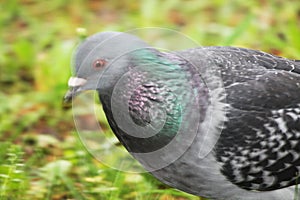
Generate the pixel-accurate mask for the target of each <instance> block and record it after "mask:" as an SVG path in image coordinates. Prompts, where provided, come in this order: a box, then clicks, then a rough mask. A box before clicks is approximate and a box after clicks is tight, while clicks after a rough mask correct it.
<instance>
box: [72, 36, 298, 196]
mask: <svg viewBox="0 0 300 200" xmlns="http://www.w3.org/2000/svg"><path fill="white" fill-rule="evenodd" d="M110 35H113V36H118V35H120V33H115V32H113V33H109V32H108V33H100V34H97V35H95V36H92V37H91V38H90V39H88V40H87V41H86V42H85V43H83V44H82V45H81V46H79V48H78V51H77V54H76V55H75V69H76V76H77V78H72V80H71V81H69V85H70V86H71V87H72V90H71V92H69V93H68V94H67V96H66V99H70V98H71V97H73V96H74V95H76V94H77V93H78V92H80V91H82V90H87V89H95V90H97V91H98V92H99V96H100V99H101V102H102V104H103V108H104V111H105V113H106V116H107V119H108V121H109V124H110V126H111V128H112V130H113V131H114V133H115V134H116V136H117V137H118V139H119V140H120V142H121V143H122V144H123V145H124V146H125V147H126V148H127V150H128V151H129V152H130V153H131V154H132V155H133V156H134V157H135V158H136V159H137V160H138V161H139V162H140V163H142V165H143V166H144V167H145V169H146V170H148V171H150V172H151V173H152V174H153V175H154V176H155V177H157V178H158V179H159V180H161V181H162V182H164V183H166V184H168V185H170V186H172V187H175V188H178V189H180V190H183V191H186V192H189V193H192V194H195V195H199V196H203V197H208V198H211V199H218V200H221V199H222V200H223V199H224V200H225V199H226V200H260V199H265V200H283V199H285V200H292V199H293V198H294V185H295V184H296V183H297V174H298V173H299V170H300V63H299V61H293V60H288V59H284V58H280V57H276V56H272V55H270V54H266V53H263V52H260V51H254V50H248V49H242V48H233V47H203V48H195V49H188V50H184V51H177V52H168V53H162V52H158V51H157V50H152V49H149V50H147V51H145V52H143V54H140V53H129V54H128V55H127V54H125V53H128V52H132V51H133V50H134V52H136V50H137V49H141V48H145V47H146V48H149V46H148V45H147V44H146V43H144V42H142V41H141V40H139V39H138V38H136V37H134V36H131V35H128V34H121V35H122V36H124V38H122V37H119V38H117V42H115V43H114V42H110V41H109V40H106V39H107V38H108V39H110V40H111V39H112V38H110ZM124 39H125V40H124ZM103 41H104V44H103V45H98V44H99V43H101V42H102V43H103ZM105 41H106V44H105ZM111 41H116V40H111ZM122 42H124V43H126V45H125V46H124V45H119V47H118V45H117V46H114V45H112V43H113V44H122ZM112 46H114V47H113V48H116V50H115V51H114V50H113V49H112ZM95 49H96V50H95ZM106 49H108V51H106ZM138 52H140V51H138ZM99 58H105V59H107V66H108V67H107V66H106V67H104V69H101V70H95V69H91V68H90V67H91V63H93V60H95V59H99ZM116 58H118V59H117V60H116ZM140 66H141V67H140ZM139 67H140V68H139ZM106 68H108V69H106ZM132 71H133V72H132ZM128 72H132V73H128ZM127 74H128V77H127V76H126V79H124V76H125V75H127ZM100 77H101V78H100ZM99 79H100V81H99ZM121 79H122V80H124V82H122V85H123V86H124V87H122V90H120V91H118V89H116V86H118V83H120V80H121ZM139 86H141V87H139ZM116 91H117V94H118V95H114V94H115V92H116ZM127 91H133V93H130V95H129V92H127ZM195 93H196V98H195V95H194V94H195ZM132 94H134V95H132ZM171 94H172V95H174V96H172V95H171ZM124 99H125V100H126V99H128V101H129V103H128V105H127V104H126V105H127V107H126V106H125V109H122V107H124ZM174 99H176V101H175V100H174ZM177 100H178V101H177ZM178 102H180V105H179V103H178ZM156 105H158V108H157V110H155V112H154V114H153V113H151V115H150V111H149V109H150V108H153V106H156ZM116 108H117V109H118V108H119V115H120V116H121V119H124V121H126V114H127V113H125V110H126V109H127V108H129V115H130V118H131V119H132V120H133V122H134V123H135V124H137V125H138V127H142V128H143V127H150V129H151V128H152V129H153V130H155V128H156V127H158V126H159V125H160V124H159V122H160V121H161V119H160V110H165V113H166V118H165V124H163V126H162V127H161V129H160V130H159V133H158V134H157V135H153V136H151V137H147V134H148V133H147V134H146V131H145V132H143V131H142V132H141V131H140V132H139V130H146V129H137V133H140V134H141V138H139V137H135V136H132V134H130V133H129V132H131V131H132V132H134V128H132V127H131V126H127V127H125V128H124V126H123V125H122V124H121V123H122V122H120V120H118V119H117V118H118V117H116V116H115V115H114V113H113V110H114V109H116ZM182 111H185V112H184V113H183V112H182ZM153 116H155V117H156V118H153ZM122 117H123V118H122ZM152 122H153V123H152ZM176 122H178V123H176ZM179 122H180V123H179ZM178 124H180V125H181V126H179V125H178ZM125 126H126V123H125ZM128 127H129V128H131V129H127V131H126V130H125V129H126V128H128ZM152 129H151V130H152ZM128 130H129V131H128ZM147 130H148V129H147ZM178 132H182V135H181V136H180V135H179V136H178V137H177V135H178V134H177V133H178ZM194 133H195V134H194ZM143 134H144V135H143ZM149 134H150V133H149ZM176 134H177V135H176ZM175 135H176V137H175ZM174 138H176V140H175V143H174V145H175V147H176V148H174V147H173V148H171V151H170V149H169V150H168V149H163V150H162V151H157V150H160V149H162V147H163V146H167V144H169V143H172V142H173V141H174V140H173V139H174ZM177 151H178V152H180V153H179V154H178V155H177V154H176V152H177ZM152 152H155V153H154V154H151V153H152Z"/></svg>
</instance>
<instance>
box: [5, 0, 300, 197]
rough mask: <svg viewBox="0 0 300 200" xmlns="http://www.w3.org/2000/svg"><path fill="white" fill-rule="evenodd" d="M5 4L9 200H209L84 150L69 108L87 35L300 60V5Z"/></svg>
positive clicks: (273, 0) (235, 1)
mask: <svg viewBox="0 0 300 200" xmlns="http://www.w3.org/2000/svg"><path fill="white" fill-rule="evenodd" d="M0 5H1V6H0V33H1V37H0V46H1V48H0V88H1V90H0V199H11V200H15V199H31V200H35V199H46V200H50V199H51V200H52V199H53V200H59V199H76V200H77V199H91V200H93V199H95V200H98V199H104V200H106V199H110V200H115V199H141V200H144V199H146V200H147V199H149V200H152V199H157V200H173V199H174V200H185V199H192V200H194V199H201V198H200V197H195V196H193V195H188V194H186V193H183V192H179V191H177V190H174V189H171V188H168V187H167V186H165V185H164V184H161V183H159V182H158V181H156V180H155V179H154V178H152V177H151V176H149V175H147V174H126V173H123V172H118V171H116V170H113V169H110V168H108V167H106V166H104V165H102V164H101V163H99V162H98V161H96V160H94V159H93V158H92V157H91V156H90V155H89V154H88V153H87V152H86V151H85V150H84V148H83V146H82V144H81V143H80V142H79V141H78V138H77V137H76V134H75V128H74V125H73V123H74V122H73V119H72V112H71V110H64V109H63V108H62V97H63V96H64V93H65V91H66V90H67V80H68V78H69V76H70V75H71V70H70V60H71V55H72V52H73V50H74V47H75V46H76V44H77V43H78V41H79V38H78V35H77V33H76V29H77V28H78V27H83V28H85V29H86V30H87V32H88V34H89V35H90V34H93V33H95V32H99V31H107V30H111V31H127V30H130V29H133V28H142V27H156V26H157V27H164V28H170V29H174V30H177V31H179V32H182V33H184V34H186V35H188V36H190V37H191V38H193V39H194V40H196V41H197V42H199V43H200V44H201V45H204V46H207V45H231V46H241V47H248V48H253V49H260V50H263V51H266V52H269V53H273V54H276V55H279V56H284V57H289V58H295V59H296V58H298V59H299V58H300V1H299V0H269V1H268V0H257V1H244V0H232V1H223V0H210V1H192V0H187V1H180V0H166V1H158V0H142V1H133V0H123V1H117V0H112V1H96V0H74V1H70V0H52V1H39V0H2V1H1V2H0ZM161 40H164V38H161Z"/></svg>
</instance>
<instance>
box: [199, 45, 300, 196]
mask: <svg viewBox="0 0 300 200" xmlns="http://www.w3.org/2000/svg"><path fill="white" fill-rule="evenodd" d="M204 49H205V51H207V52H208V53H207V54H208V55H210V59H213V60H215V64H216V65H218V67H219V69H220V73H221V76H222V79H223V82H224V87H225V90H226V93H227V99H226V101H227V103H229V105H230V108H229V109H228V111H227V117H228V120H227V122H226V123H225V126H224V130H223V131H222V134H221V136H220V138H219V140H218V143H217V146H216V157H217V160H218V161H219V162H220V163H221V165H222V173H223V174H224V175H225V176H226V178H227V179H228V180H230V181H231V182H232V183H234V184H236V185H237V186H239V187H241V188H244V189H247V190H258V191H268V190H274V189H279V188H284V187H288V186H291V185H295V184H296V183H297V181H298V182H299V181H300V180H298V174H299V170H300V63H299V61H292V60H287V59H284V58H280V57H276V56H272V55H269V54H266V53H263V52H259V51H253V50H247V49H240V48H226V49H225V48H222V47H209V48H204ZM209 51H211V54H210V53H209Z"/></svg>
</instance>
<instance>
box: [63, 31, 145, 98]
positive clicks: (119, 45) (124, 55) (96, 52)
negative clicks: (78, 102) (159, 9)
mask: <svg viewBox="0 0 300 200" xmlns="http://www.w3.org/2000/svg"><path fill="white" fill-rule="evenodd" d="M148 47H149V45H148V44H147V43H145V42H144V41H142V40H141V39H139V38H138V37H136V36H134V35H131V34H127V33H121V32H101V33H97V34H95V35H92V36H90V37H88V38H87V39H86V40H85V41H83V42H82V43H81V44H80V45H79V46H78V48H77V50H76V52H75V54H74V58H73V68H74V75H75V76H73V77H71V78H70V79H69V81H68V85H69V87H70V90H69V91H68V92H67V94H66V95H65V97H64V100H65V102H70V100H72V98H73V97H74V96H76V95H77V94H79V93H80V92H82V91H85V90H96V89H99V90H101V89H106V88H109V87H111V86H112V85H113V83H114V82H115V81H117V79H118V78H119V77H120V76H121V75H122V74H124V73H125V71H126V66H128V64H129V63H128V62H129V60H130V58H129V55H130V53H131V52H133V51H135V50H138V49H143V48H148ZM105 72H107V73H105ZM100 79H101V81H100Z"/></svg>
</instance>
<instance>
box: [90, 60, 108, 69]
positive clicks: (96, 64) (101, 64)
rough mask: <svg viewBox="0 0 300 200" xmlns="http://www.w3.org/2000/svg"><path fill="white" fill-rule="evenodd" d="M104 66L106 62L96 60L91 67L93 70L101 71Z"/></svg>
mask: <svg viewBox="0 0 300 200" xmlns="http://www.w3.org/2000/svg"><path fill="white" fill-rule="evenodd" d="M105 64H106V60H104V59H98V60H95V62H94V63H93V67H94V68H95V69H101V68H103V67H104V65H105Z"/></svg>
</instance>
